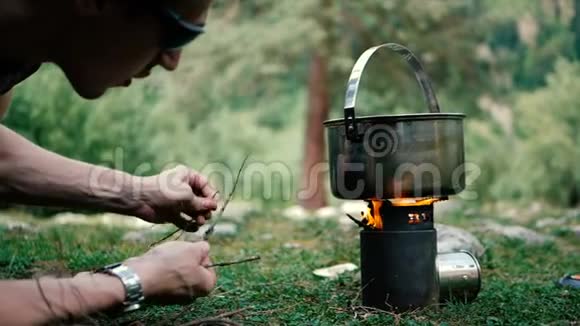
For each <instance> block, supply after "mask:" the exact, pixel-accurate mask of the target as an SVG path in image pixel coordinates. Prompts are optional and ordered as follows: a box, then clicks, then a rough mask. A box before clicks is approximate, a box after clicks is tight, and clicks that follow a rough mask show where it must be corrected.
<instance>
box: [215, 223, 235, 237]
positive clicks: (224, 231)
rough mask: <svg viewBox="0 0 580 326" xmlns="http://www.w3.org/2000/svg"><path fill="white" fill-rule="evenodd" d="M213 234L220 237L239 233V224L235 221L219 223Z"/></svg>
mask: <svg viewBox="0 0 580 326" xmlns="http://www.w3.org/2000/svg"><path fill="white" fill-rule="evenodd" d="M213 234H214V235H215V236H218V237H231V236H234V235H236V234H238V226H237V225H236V224H234V223H218V224H216V226H215V228H214V230H213Z"/></svg>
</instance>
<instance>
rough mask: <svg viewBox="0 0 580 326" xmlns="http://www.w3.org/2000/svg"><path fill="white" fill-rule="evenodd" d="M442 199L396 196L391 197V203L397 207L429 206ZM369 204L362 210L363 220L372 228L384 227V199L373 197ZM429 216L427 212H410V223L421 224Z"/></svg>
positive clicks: (380, 228) (379, 228)
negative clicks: (382, 209)
mask: <svg viewBox="0 0 580 326" xmlns="http://www.w3.org/2000/svg"><path fill="white" fill-rule="evenodd" d="M440 200H442V199H441V198H396V199H389V202H390V204H391V205H393V206H396V207H418V206H428V205H432V204H433V203H435V202H438V201H440ZM368 203H369V205H368V207H367V209H366V211H365V212H361V215H362V222H363V223H364V224H366V225H367V226H369V227H371V228H372V229H377V230H382V229H383V218H382V217H381V212H380V210H381V207H382V206H383V203H384V201H382V200H378V199H373V200H371V201H369V202H368ZM428 219H429V217H428V216H427V215H425V213H422V214H418V213H409V221H408V223H409V224H420V223H423V222H424V221H427V220H428Z"/></svg>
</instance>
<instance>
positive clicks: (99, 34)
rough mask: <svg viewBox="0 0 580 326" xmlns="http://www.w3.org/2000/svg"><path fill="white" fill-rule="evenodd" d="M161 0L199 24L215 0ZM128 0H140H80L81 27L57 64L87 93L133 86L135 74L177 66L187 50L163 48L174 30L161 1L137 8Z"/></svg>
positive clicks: (95, 95) (81, 92)
mask: <svg viewBox="0 0 580 326" xmlns="http://www.w3.org/2000/svg"><path fill="white" fill-rule="evenodd" d="M157 1H158V2H159V3H162V6H164V7H165V8H169V9H170V10H171V11H172V12H174V13H175V14H177V15H179V16H181V18H182V20H183V21H186V22H187V23H191V24H196V25H199V24H204V23H205V18H206V13H207V8H208V7H209V2H210V0H167V1H163V0H157ZM127 2H132V3H133V2H134V1H118V0H110V1H107V0H105V1H104V5H100V4H102V3H99V1H98V0H95V6H94V7H90V6H88V7H87V6H86V1H79V3H83V7H81V8H77V9H78V12H79V13H80V14H79V17H78V20H73V21H74V22H75V23H74V24H71V26H70V27H71V28H75V32H74V36H73V38H74V41H73V42H71V43H73V44H70V45H67V46H66V49H63V53H62V54H61V55H60V56H59V57H58V59H57V64H58V65H60V66H61V68H62V69H63V71H64V72H65V74H66V76H67V78H68V79H69V81H70V82H71V84H72V86H73V87H74V89H75V90H76V91H77V93H78V94H79V95H80V96H82V97H84V98H88V99H94V98H98V97H100V96H102V95H103V94H104V93H105V92H106V90H107V89H109V88H111V87H118V86H129V85H130V84H131V80H132V79H133V78H144V77H147V76H148V75H149V73H150V70H151V69H152V68H153V67H155V66H161V67H163V68H165V69H167V70H169V71H172V70H174V69H176V68H177V66H178V64H179V59H180V56H181V50H180V49H172V50H168V49H164V48H163V42H164V40H166V39H167V38H171V36H172V35H170V34H171V31H172V29H171V28H167V26H165V25H166V24H168V22H167V21H166V20H164V19H162V18H161V15H160V12H159V10H160V8H161V6H160V7H159V8H156V7H152V8H151V9H143V7H136V8H131V7H130V5H128V3H127ZM136 2H137V3H138V1H136ZM153 2H155V1H153ZM133 6H134V5H133ZM132 11H134V12H132Z"/></svg>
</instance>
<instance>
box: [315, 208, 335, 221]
mask: <svg viewBox="0 0 580 326" xmlns="http://www.w3.org/2000/svg"><path fill="white" fill-rule="evenodd" d="M314 215H315V216H316V217H318V218H319V219H324V220H325V219H332V218H336V217H338V216H340V215H341V212H340V210H339V209H338V208H336V207H332V206H327V207H322V208H319V209H318V210H316V212H315V213H314Z"/></svg>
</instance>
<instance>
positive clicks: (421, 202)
mask: <svg viewBox="0 0 580 326" xmlns="http://www.w3.org/2000/svg"><path fill="white" fill-rule="evenodd" d="M440 200H441V199H440V198H396V199H389V201H390V202H391V205H393V206H397V207H401V206H406V207H414V206H427V205H431V204H433V203H435V202H438V201H440Z"/></svg>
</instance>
